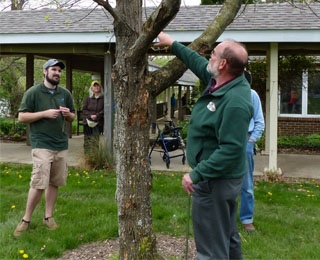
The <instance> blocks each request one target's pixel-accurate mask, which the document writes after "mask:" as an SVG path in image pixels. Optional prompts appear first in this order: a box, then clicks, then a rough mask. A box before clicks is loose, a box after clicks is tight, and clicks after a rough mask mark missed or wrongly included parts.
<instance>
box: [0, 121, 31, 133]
mask: <svg viewBox="0 0 320 260" xmlns="http://www.w3.org/2000/svg"><path fill="white" fill-rule="evenodd" d="M0 133H1V134H5V135H20V136H24V135H26V133H27V125H26V124H24V123H20V122H18V121H17V120H16V119H10V118H0Z"/></svg>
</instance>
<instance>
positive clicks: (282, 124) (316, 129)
mask: <svg viewBox="0 0 320 260" xmlns="http://www.w3.org/2000/svg"><path fill="white" fill-rule="evenodd" d="M300 134H303V135H310V134H320V118H292V117H279V118H278V135H279V136H285V135H287V136H288V135H300Z"/></svg>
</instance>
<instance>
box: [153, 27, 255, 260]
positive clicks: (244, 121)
mask: <svg viewBox="0 0 320 260" xmlns="http://www.w3.org/2000/svg"><path fill="white" fill-rule="evenodd" d="M158 39H159V42H158V43H156V44H155V46H158V47H162V46H170V47H171V52H172V53H173V54H175V55H176V56H177V57H178V58H179V59H180V60H181V61H183V62H184V63H185V64H186V65H187V66H188V67H189V69H190V70H192V71H193V72H194V73H195V74H196V75H197V76H198V77H199V78H200V79H201V80H202V81H203V82H205V83H206V84H208V86H207V88H206V90H205V91H204V93H203V95H202V96H201V97H200V98H199V99H198V101H197V102H196V104H195V105H194V108H193V110H192V114H191V118H190V123H189V129H188V137H187V159H188V163H189V165H190V166H191V168H192V170H191V171H190V172H189V173H187V174H185V175H184V176H183V179H182V185H183V188H184V189H185V190H186V191H187V192H188V193H189V194H191V193H192V198H193V199H192V219H193V228H194V237H195V242H196V248H197V255H198V259H201V260H202V259H242V252H241V242H240V236H239V232H238V228H237V223H236V215H237V207H238V206H237V198H238V195H239V193H240V189H241V185H242V179H243V176H244V175H245V174H246V172H247V160H246V144H247V140H248V126H249V122H250V119H251V117H252V116H253V106H252V101H251V94H250V85H249V83H248V81H247V80H246V78H245V76H244V69H245V66H246V64H247V61H248V53H247V51H246V49H245V47H244V46H243V45H242V44H240V43H238V42H235V41H231V40H229V41H224V42H221V43H220V44H218V45H217V46H216V47H215V48H214V50H213V51H212V53H211V57H210V60H209V61H208V60H207V59H206V58H205V57H202V56H201V55H199V54H198V53H197V52H195V51H192V50H191V49H189V48H187V47H185V46H184V45H182V44H180V43H178V42H177V41H174V40H173V39H172V38H171V37H170V36H169V35H168V34H165V33H160V34H159V35H158Z"/></svg>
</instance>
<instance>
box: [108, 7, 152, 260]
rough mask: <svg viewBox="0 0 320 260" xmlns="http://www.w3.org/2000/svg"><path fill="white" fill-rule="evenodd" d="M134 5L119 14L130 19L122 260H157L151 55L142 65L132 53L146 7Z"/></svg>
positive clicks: (119, 114) (121, 130) (122, 141)
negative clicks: (147, 81)
mask: <svg viewBox="0 0 320 260" xmlns="http://www.w3.org/2000/svg"><path fill="white" fill-rule="evenodd" d="M119 2H120V1H119ZM133 2H136V3H138V2H139V1H122V3H120V4H119V6H118V11H119V13H120V14H122V15H125V16H126V18H127V19H126V23H123V21H118V22H119V23H117V21H116V22H115V34H116V38H117V50H116V64H115V66H114V70H113V82H114V90H115V99H116V120H115V130H116V132H115V155H116V166H117V192H116V200H117V204H118V222H119V243H120V252H119V254H120V255H119V258H120V259H155V258H156V254H157V252H156V238H155V236H154V234H153V232H152V212H151V203H150V189H151V185H152V183H151V181H152V180H151V170H150V166H149V161H148V149H147V147H148V146H149V128H150V120H149V118H150V116H149V111H148V107H149V93H148V91H147V90H146V89H147V88H146V86H145V75H146V74H147V70H148V62H147V58H148V57H147V54H146V53H145V54H142V55H139V57H140V58H139V59H136V58H134V57H133V56H134V55H132V52H131V51H130V49H129V48H128V47H129V46H133V45H134V43H135V41H136V40H137V38H138V36H139V34H138V33H139V32H140V30H141V24H139V21H141V19H139V16H140V17H141V6H134V5H133ZM132 11H134V12H132ZM133 14H134V15H133ZM137 20H138V22H137Z"/></svg>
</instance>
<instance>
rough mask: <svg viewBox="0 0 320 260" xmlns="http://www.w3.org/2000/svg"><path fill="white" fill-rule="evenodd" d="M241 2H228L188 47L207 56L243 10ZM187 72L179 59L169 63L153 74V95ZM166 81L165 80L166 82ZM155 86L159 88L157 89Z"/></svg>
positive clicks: (151, 85) (230, 0) (228, 0)
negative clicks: (241, 9)
mask: <svg viewBox="0 0 320 260" xmlns="http://www.w3.org/2000/svg"><path fill="white" fill-rule="evenodd" d="M241 2H242V1H241V0H237V1H235V0H226V1H225V3H224V5H223V6H222V8H221V9H220V11H219V13H218V15H217V16H216V17H215V18H214V20H213V21H212V23H211V24H210V25H209V26H208V27H207V28H206V30H205V31H204V32H203V33H202V34H201V35H200V36H199V37H198V38H197V39H195V40H194V41H193V42H192V43H191V44H189V45H188V47H189V48H190V49H193V50H195V51H197V52H199V53H200V54H205V53H206V52H208V51H209V50H211V49H212V46H213V45H214V44H215V43H216V40H217V39H218V38H219V36H220V35H221V34H222V33H223V32H224V31H225V29H226V28H227V26H228V25H229V24H231V23H232V22H233V20H234V17H236V15H237V13H238V11H239V10H240V8H241ZM186 70H187V67H186V66H185V65H184V63H182V62H181V61H180V60H179V59H178V58H174V59H173V60H171V61H169V62H168V63H167V64H166V65H165V66H163V67H162V68H161V69H159V70H157V71H154V72H152V73H151V76H152V77H151V78H152V79H153V82H151V84H150V87H151V88H153V89H151V90H152V92H151V93H152V95H158V94H159V93H161V92H162V91H164V90H165V89H166V88H167V87H168V86H170V85H172V84H174V83H175V81H176V79H177V77H181V76H182V75H183V73H184V72H185V71H186ZM164 79H165V80H164ZM155 85H156V86H157V87H156V88H155Z"/></svg>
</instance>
